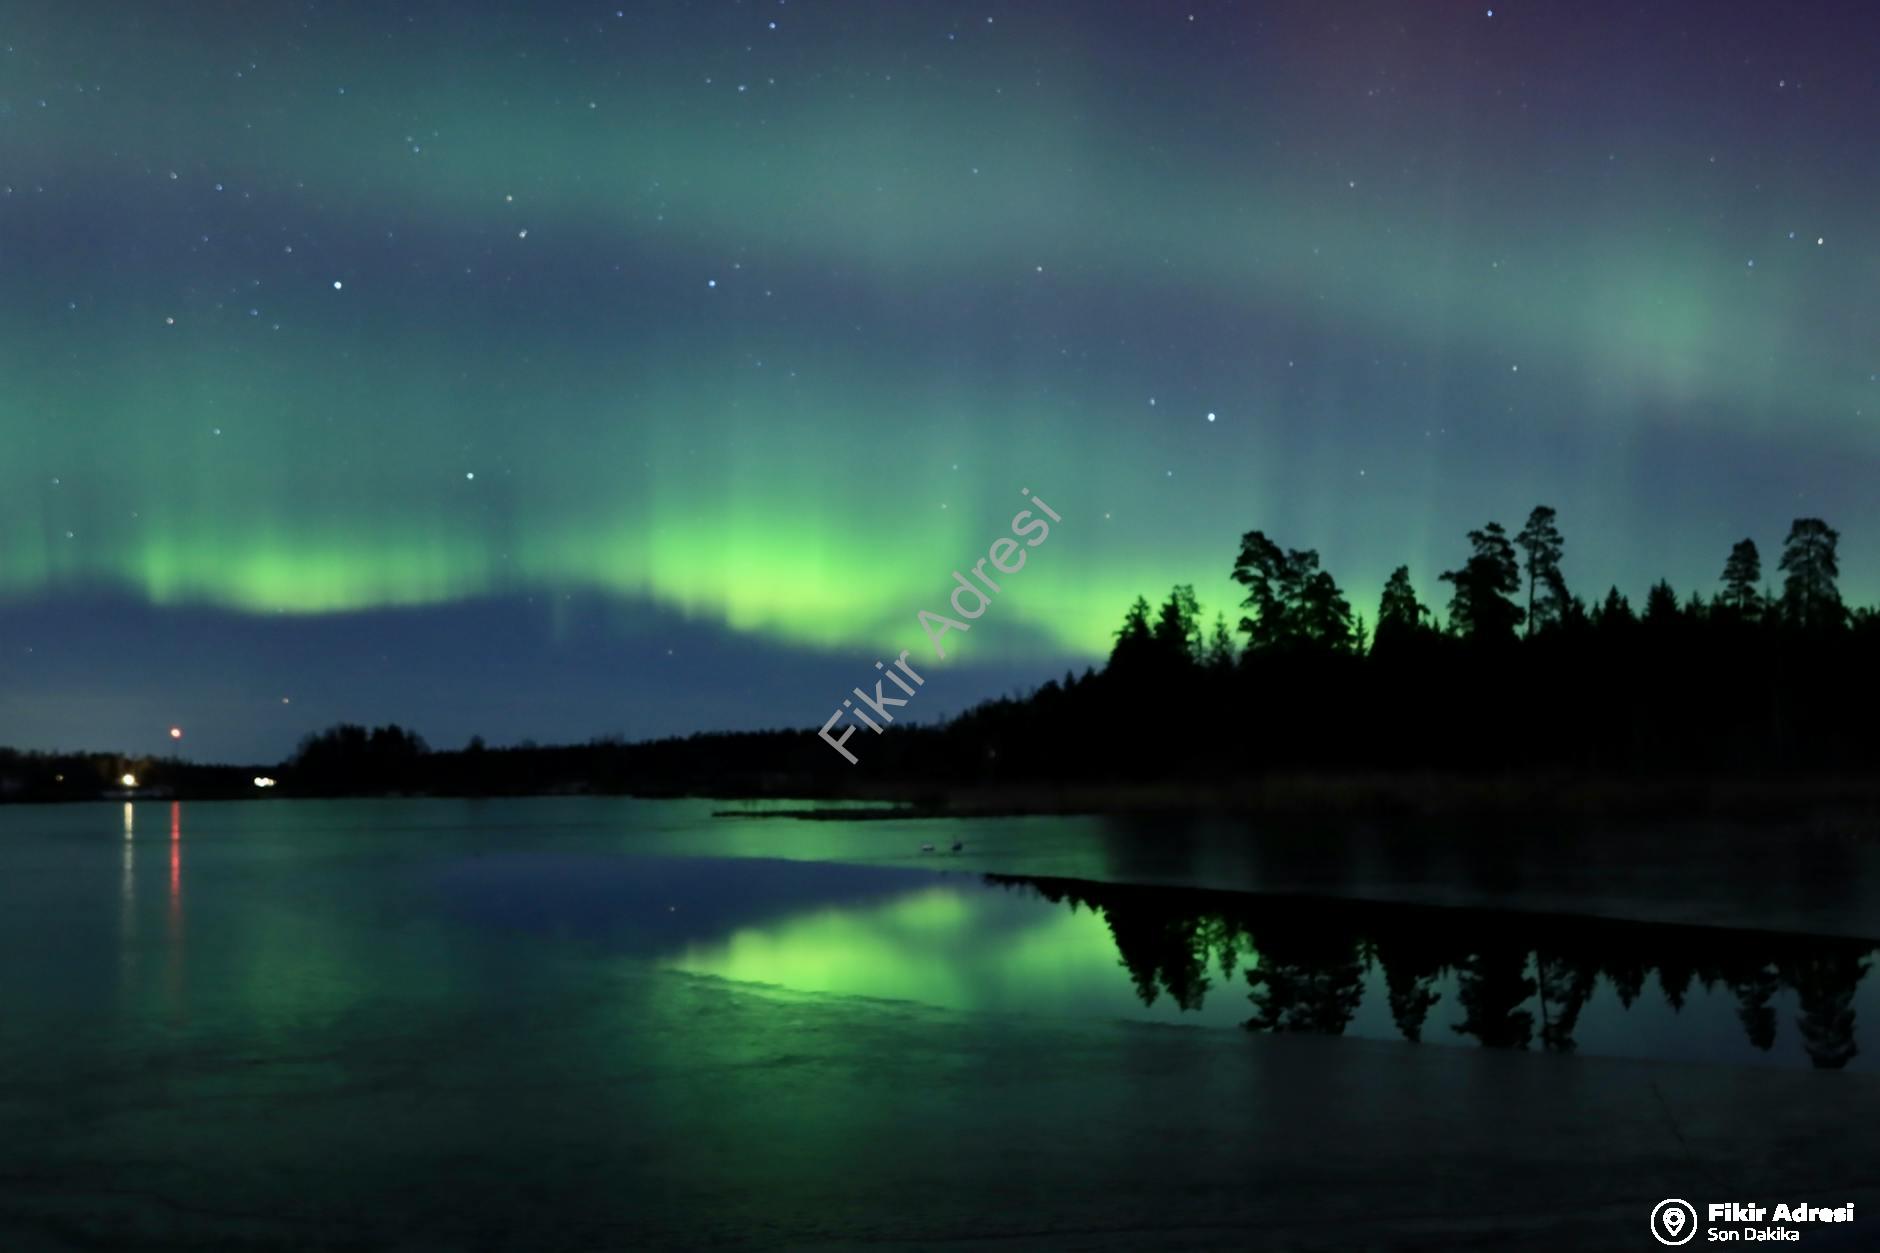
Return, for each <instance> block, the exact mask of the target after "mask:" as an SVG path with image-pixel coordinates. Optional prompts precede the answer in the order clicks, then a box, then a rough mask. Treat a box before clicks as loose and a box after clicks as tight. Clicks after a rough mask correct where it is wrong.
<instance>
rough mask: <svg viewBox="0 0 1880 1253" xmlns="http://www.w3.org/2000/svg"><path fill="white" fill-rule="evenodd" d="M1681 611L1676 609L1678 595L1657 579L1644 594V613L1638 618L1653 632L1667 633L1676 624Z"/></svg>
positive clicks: (1663, 581) (1662, 580) (1681, 613)
mask: <svg viewBox="0 0 1880 1253" xmlns="http://www.w3.org/2000/svg"><path fill="white" fill-rule="evenodd" d="M1682 616H1683V611H1682V610H1681V609H1679V608H1678V594H1677V592H1676V591H1674V590H1673V589H1672V586H1671V584H1670V583H1669V582H1667V581H1666V580H1664V579H1659V580H1658V581H1657V582H1656V583H1654V584H1652V586H1651V590H1650V591H1648V592H1647V593H1645V612H1644V614H1643V615H1641V617H1640V621H1642V622H1643V623H1644V624H1645V625H1646V626H1647V627H1649V628H1651V629H1652V630H1654V631H1669V630H1670V629H1671V628H1672V627H1675V626H1676V625H1677V624H1678V621H1679V619H1680V618H1681V617H1682Z"/></svg>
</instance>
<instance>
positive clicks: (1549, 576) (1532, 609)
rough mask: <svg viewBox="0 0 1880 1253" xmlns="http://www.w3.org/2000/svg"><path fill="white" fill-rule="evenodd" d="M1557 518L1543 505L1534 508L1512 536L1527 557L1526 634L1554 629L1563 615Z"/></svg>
mask: <svg viewBox="0 0 1880 1253" xmlns="http://www.w3.org/2000/svg"><path fill="white" fill-rule="evenodd" d="M1556 516H1557V515H1556V514H1555V512H1554V510H1553V509H1552V508H1551V507H1550V506H1547V505H1536V506H1535V507H1534V512H1532V513H1530V514H1528V520H1527V525H1526V526H1524V527H1522V528H1521V532H1520V534H1518V535H1516V536H1515V537H1514V542H1515V546H1516V547H1518V548H1519V549H1520V550H1521V551H1522V553H1523V554H1524V555H1525V556H1526V557H1527V585H1528V603H1527V633H1528V634H1529V635H1532V634H1534V633H1535V632H1536V631H1539V630H1542V629H1543V628H1545V627H1549V626H1556V625H1558V624H1559V623H1560V621H1561V619H1562V618H1563V617H1564V616H1565V614H1566V609H1567V584H1566V580H1565V579H1564V578H1562V577H1561V574H1560V555H1561V553H1562V551H1564V549H1565V547H1566V541H1565V540H1563V539H1562V538H1561V536H1560V528H1559V527H1558V526H1556V525H1554V519H1555V517H1556Z"/></svg>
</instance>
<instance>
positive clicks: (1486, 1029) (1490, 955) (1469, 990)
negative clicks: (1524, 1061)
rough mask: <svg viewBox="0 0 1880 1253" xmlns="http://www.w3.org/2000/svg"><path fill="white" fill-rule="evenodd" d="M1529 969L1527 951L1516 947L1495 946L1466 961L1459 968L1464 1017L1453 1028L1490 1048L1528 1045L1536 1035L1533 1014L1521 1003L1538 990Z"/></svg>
mask: <svg viewBox="0 0 1880 1253" xmlns="http://www.w3.org/2000/svg"><path fill="white" fill-rule="evenodd" d="M1526 972H1527V954H1526V953H1525V952H1523V951H1521V950H1519V949H1515V948H1500V947H1498V948H1494V949H1491V950H1490V951H1489V952H1486V953H1477V954H1474V955H1472V956H1471V957H1470V958H1469V959H1468V960H1467V961H1465V962H1463V963H1462V965H1461V966H1459V967H1458V968H1457V970H1456V1000H1457V1001H1459V1002H1460V1003H1461V1005H1462V1009H1463V1018H1462V1021H1461V1022H1459V1023H1457V1024H1456V1025H1455V1027H1454V1028H1453V1030H1454V1031H1455V1032H1456V1033H1457V1034H1458V1035H1472V1036H1474V1037H1475V1038H1476V1039H1478V1040H1480V1041H1481V1042H1482V1043H1483V1044H1484V1045H1486V1046H1487V1047H1489V1048H1514V1049H1524V1048H1526V1047H1527V1046H1528V1042H1529V1041H1530V1040H1532V1039H1533V1038H1534V1015H1533V1014H1531V1013H1529V1012H1528V1011H1527V1010H1525V1009H1520V1008H1518V1006H1520V1005H1521V1003H1522V1002H1524V1001H1526V1000H1527V999H1528V997H1530V996H1533V995H1534V990H1535V988H1534V981H1533V980H1532V979H1530V978H1528V977H1527V973H1526Z"/></svg>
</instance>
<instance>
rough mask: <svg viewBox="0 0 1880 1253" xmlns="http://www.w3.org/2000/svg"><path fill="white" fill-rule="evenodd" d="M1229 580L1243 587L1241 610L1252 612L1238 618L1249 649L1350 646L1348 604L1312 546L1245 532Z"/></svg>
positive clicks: (1335, 649) (1344, 648)
mask: <svg viewBox="0 0 1880 1253" xmlns="http://www.w3.org/2000/svg"><path fill="white" fill-rule="evenodd" d="M1233 578H1234V581H1235V582H1236V583H1239V584H1240V585H1241V586H1243V587H1245V588H1246V589H1247V597H1246V599H1245V600H1243V601H1241V602H1240V605H1241V608H1243V609H1251V610H1252V611H1253V613H1252V615H1251V616H1249V617H1245V618H1242V619H1241V620H1240V629H1241V630H1242V631H1244V632H1245V633H1246V635H1247V647H1248V648H1249V649H1250V650H1256V651H1257V650H1265V649H1280V648H1297V647H1301V646H1304V647H1312V648H1317V649H1321V650H1325V651H1331V652H1345V651H1348V650H1349V649H1350V648H1351V645H1352V632H1351V606H1350V605H1349V604H1347V603H1346V601H1345V598H1344V595H1343V594H1342V593H1341V592H1339V590H1338V584H1337V583H1336V582H1335V581H1334V580H1333V578H1332V576H1331V575H1330V574H1328V573H1327V572H1325V571H1323V570H1321V569H1319V555H1318V554H1317V553H1316V552H1313V551H1312V550H1311V549H1298V548H1295V549H1291V550H1282V549H1281V548H1280V546H1279V545H1278V544H1275V543H1274V542H1273V541H1272V540H1270V539H1268V538H1267V537H1266V535H1265V533H1264V532H1261V531H1249V532H1247V533H1246V534H1245V535H1243V536H1241V538H1240V556H1239V558H1238V559H1237V560H1236V561H1235V562H1234V570H1233Z"/></svg>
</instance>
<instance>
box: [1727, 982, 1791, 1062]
mask: <svg viewBox="0 0 1880 1253" xmlns="http://www.w3.org/2000/svg"><path fill="white" fill-rule="evenodd" d="M1730 990H1731V991H1732V992H1735V993H1736V1000H1737V1007H1736V1017H1737V1021H1738V1022H1740V1023H1742V1024H1743V1031H1744V1033H1745V1034H1747V1035H1748V1036H1749V1042H1750V1043H1751V1044H1752V1045H1754V1046H1755V1047H1756V1048H1758V1049H1761V1050H1762V1051H1763V1052H1765V1053H1767V1052H1768V1051H1769V1049H1770V1048H1771V1046H1773V1045H1774V1044H1775V1042H1776V1011H1775V1008H1774V1007H1773V1006H1771V1005H1770V1004H1769V1002H1770V1001H1772V1000H1774V999H1775V995H1776V993H1777V992H1779V991H1781V990H1782V980H1781V978H1780V975H1779V972H1778V971H1777V969H1776V968H1775V967H1774V966H1772V965H1769V964H1768V963H1766V962H1765V963H1763V964H1761V965H1758V966H1756V967H1754V968H1753V969H1750V970H1747V971H1744V972H1742V973H1740V974H1738V975H1737V976H1736V977H1734V978H1732V979H1731V980H1730Z"/></svg>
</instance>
